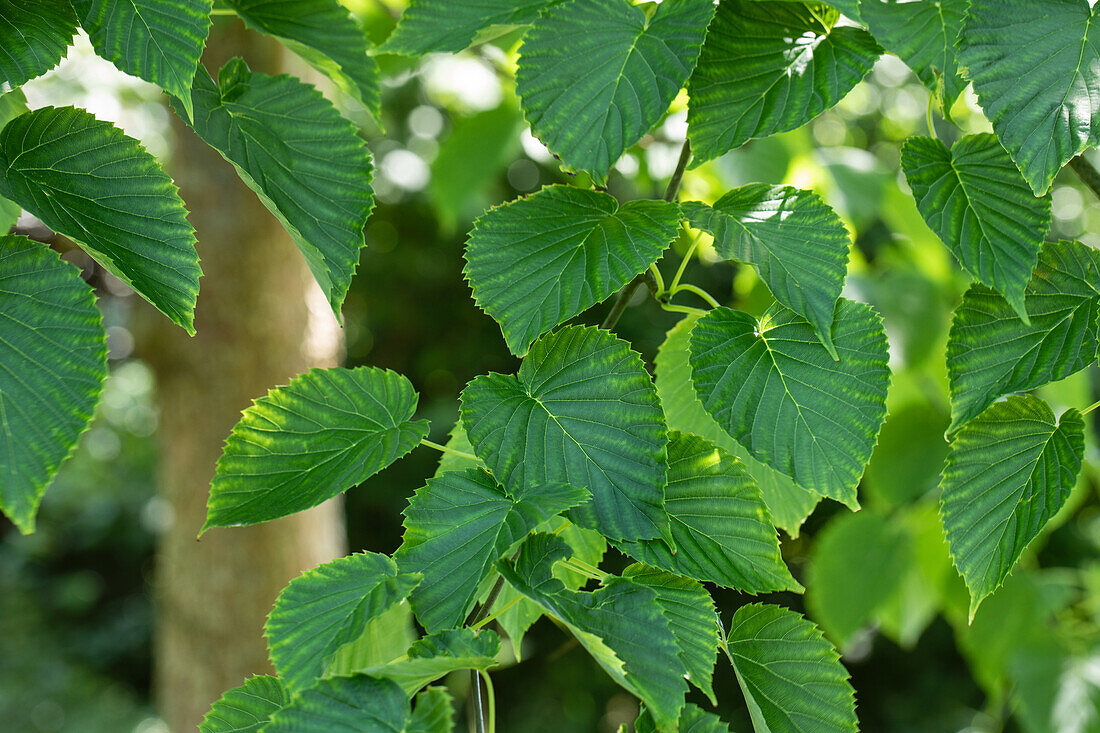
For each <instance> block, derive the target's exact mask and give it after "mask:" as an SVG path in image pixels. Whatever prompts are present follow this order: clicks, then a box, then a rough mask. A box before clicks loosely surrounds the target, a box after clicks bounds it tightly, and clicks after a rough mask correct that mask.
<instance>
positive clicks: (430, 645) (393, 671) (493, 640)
mask: <svg viewBox="0 0 1100 733" xmlns="http://www.w3.org/2000/svg"><path fill="white" fill-rule="evenodd" d="M499 651H500V637H499V636H497V635H496V632H494V631H491V630H489V629H482V630H480V631H474V630H473V629H469V628H462V629H447V630H446V631H441V632H439V633H438V634H433V635H431V636H425V637H424V638H423V639H420V640H418V641H416V642H414V643H413V645H412V646H411V647H409V652H408V654H407V655H406V658H404V659H400V660H398V661H396V662H391V663H389V664H382V665H378V666H375V667H370V668H368V669H366V670H363V671H364V672H366V673H368V674H372V675H377V676H381V677H385V678H387V679H390V680H393V681H394V682H396V683H397V684H398V685H399V686H400V687H401V689H402V691H404V693H405V694H406V695H409V696H411V695H412V694H413V693H415V692H416V691H417V690H419V689H420V688H421V687H423V686H424V685H427V684H428V683H430V682H434V681H435V680H437V679H439V678H441V677H444V676H446V675H448V674H450V673H451V672H454V671H456V670H460V669H476V670H487V669H489V668H490V667H493V666H495V665H496V656H497V653H498V652H499Z"/></svg>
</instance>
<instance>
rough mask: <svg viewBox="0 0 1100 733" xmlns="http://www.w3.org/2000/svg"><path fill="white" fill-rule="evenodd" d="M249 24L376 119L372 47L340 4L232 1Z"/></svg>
mask: <svg viewBox="0 0 1100 733" xmlns="http://www.w3.org/2000/svg"><path fill="white" fill-rule="evenodd" d="M228 2H229V5H230V6H231V7H232V8H233V10H235V11H236V13H237V15H238V16H240V18H241V20H243V21H244V24H245V25H246V26H248V27H249V28H252V29H253V30H256V31H259V32H260V33H267V34H269V35H272V36H275V37H276V38H278V39H279V40H281V41H282V42H283V43H284V44H286V46H287V47H288V48H289V49H290V50H292V51H294V52H295V53H296V54H298V55H299V56H301V57H302V58H303V59H305V61H306V62H307V63H308V64H309V65H310V66H312V67H313V68H315V69H317V70H318V71H320V72H321V73H322V74H325V75H326V76H328V77H329V78H330V79H332V81H333V82H335V83H336V85H337V86H339V87H340V88H341V89H343V90H344V91H345V92H347V93H348V94H350V95H352V96H353V97H355V98H356V99H358V100H359V101H360V102H362V103H363V106H364V107H366V108H367V109H368V110H370V112H371V114H373V115H374V116H375V117H378V115H379V114H380V113H381V106H382V96H381V89H380V82H379V79H378V64H377V63H376V62H375V60H374V59H373V58H372V57H370V56H368V55H367V50H368V48H369V46H370V42H369V41H368V40H367V35H366V33H365V32H364V31H363V29H362V28H360V27H359V24H358V23H356V22H355V19H354V18H353V17H352V16H351V13H349V12H348V9H347V8H346V7H344V6H343V5H341V4H340V3H339V1H338V0H289V2H288V0H228Z"/></svg>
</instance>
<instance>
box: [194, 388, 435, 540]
mask: <svg viewBox="0 0 1100 733" xmlns="http://www.w3.org/2000/svg"><path fill="white" fill-rule="evenodd" d="M416 403H417V396H416V392H415V391H414V390H413V387H412V385H411V384H410V383H409V380H407V379H405V377H402V376H401V375H400V374H397V373H395V372H391V371H388V370H385V369H378V368H374V367H358V368H356V369H312V370H310V371H309V372H306V373H305V374H300V375H299V376H297V377H295V378H294V379H292V380H290V384H288V385H286V386H285V387H276V388H275V389H272V390H271V391H270V392H268V393H267V396H266V397H261V398H260V399H258V400H256V401H255V402H254V403H253V404H252V406H251V407H249V408H248V409H247V410H245V411H244V413H243V417H242V418H241V421H240V422H239V423H237V425H236V426H235V427H234V428H233V432H232V433H230V435H229V439H228V440H226V442H225V451H224V452H223V453H222V456H221V458H219V459H218V467H217V471H216V472H215V474H214V481H213V483H212V484H211V485H210V499H209V501H208V502H207V512H206V524H205V525H203V530H204V531H205V530H206V529H209V528H210V527H228V526H233V525H242V524H257V523H259V522H266V521H269V520H271V519H278V518H279V517H284V516H286V515H287V514H293V513H294V512H300V511H302V510H303V509H309V508H310V507H314V506H317V505H318V504H320V503H321V502H323V501H325V500H327V499H331V498H332V497H334V496H336V495H337V494H339V493H340V492H342V491H346V490H348V489H349V488H351V487H352V486H355V485H356V484H358V483H361V482H362V481H364V480H365V479H367V478H368V477H370V476H373V475H374V474H376V473H378V472H379V471H381V470H382V469H383V468H385V467H386V466H388V465H390V464H391V463H393V462H394V461H396V460H397V459H398V458H400V457H401V456H403V455H405V454H406V453H408V452H409V451H411V450H412V449H413V448H415V447H416V446H417V445H419V444H420V441H421V440H423V439H424V437H425V436H426V435H427V434H428V421H427V420H415V421H414V420H412V416H413V413H414V412H416Z"/></svg>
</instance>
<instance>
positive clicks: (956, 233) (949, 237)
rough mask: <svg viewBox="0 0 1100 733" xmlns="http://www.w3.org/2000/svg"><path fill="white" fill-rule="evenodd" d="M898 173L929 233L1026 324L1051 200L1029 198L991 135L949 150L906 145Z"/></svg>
mask: <svg viewBox="0 0 1100 733" xmlns="http://www.w3.org/2000/svg"><path fill="white" fill-rule="evenodd" d="M901 165H902V167H903V168H904V169H905V179H906V181H908V183H909V187H910V188H911V189H912V190H913V198H915V199H916V201H917V208H918V209H920V213H921V216H923V217H924V220H925V221H926V222H928V226H929V227H931V228H932V230H933V231H934V232H935V233H936V234H937V235H938V236H939V238H940V239H942V240H943V242H944V244H946V245H947V246H948V248H949V249H950V250H951V253H952V254H954V255H955V257H957V258H958V260H959V262H960V263H961V264H962V266H963V267H965V268H966V269H967V271H968V272H969V273H970V274H971V275H973V276H974V277H976V278H977V279H978V280H980V281H981V282H983V283H985V284H986V285H988V286H989V287H991V288H993V289H994V290H997V291H998V292H1000V293H1002V294H1003V295H1004V296H1005V298H1007V299H1008V302H1009V303H1011V304H1012V307H1013V309H1014V310H1015V311H1016V312H1017V313H1018V314H1019V316H1020V318H1022V319H1023V320H1024V321H1025V322H1026V321H1027V319H1028V314H1027V311H1026V309H1025V308H1024V287H1025V286H1026V285H1027V281H1028V279H1029V278H1030V277H1031V270H1032V268H1034V267H1035V261H1036V259H1037V258H1038V256H1039V248H1040V247H1041V246H1042V244H1043V237H1045V236H1046V233H1047V230H1048V229H1049V228H1050V196H1044V197H1042V198H1038V199H1037V198H1035V197H1034V196H1033V195H1032V194H1031V189H1029V188H1028V186H1027V183H1026V182H1025V181H1024V179H1023V178H1021V177H1020V172H1019V171H1018V170H1016V166H1015V165H1014V164H1013V163H1012V159H1011V158H1009V157H1008V153H1006V152H1005V149H1004V148H1003V147H1001V144H1000V143H999V142H997V138H996V137H994V136H993V135H988V134H987V135H968V136H966V137H963V138H960V139H959V140H958V142H956V143H955V144H954V145H952V146H951V149H950V150H948V149H947V147H946V146H945V145H944V144H943V143H941V142H940V141H939V140H934V139H932V138H928V137H911V138H909V139H908V140H906V141H905V145H904V146H902V153H901Z"/></svg>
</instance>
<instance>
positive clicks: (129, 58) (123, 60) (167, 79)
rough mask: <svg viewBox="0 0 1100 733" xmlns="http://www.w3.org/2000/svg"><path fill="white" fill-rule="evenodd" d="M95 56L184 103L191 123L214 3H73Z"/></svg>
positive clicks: (188, 0)
mask: <svg viewBox="0 0 1100 733" xmlns="http://www.w3.org/2000/svg"><path fill="white" fill-rule="evenodd" d="M72 3H73V7H74V8H76V12H77V13H79V14H80V25H81V26H83V27H84V30H86V31H87V32H88V36H89V37H90V38H91V41H92V48H94V49H95V52H96V53H97V54H99V55H100V56H102V57H103V58H105V59H107V60H108V61H110V62H111V63H113V64H114V65H115V66H117V67H118V68H119V69H121V70H122V71H125V72H126V73H127V74H133V75H134V76H137V77H140V78H142V79H144V80H145V81H148V82H152V83H153V84H156V85H157V86H159V87H160V88H161V89H163V90H164V91H166V92H168V93H169V94H171V95H172V96H173V97H175V98H176V99H178V100H179V101H180V103H181V104H182V105H183V108H184V109H185V110H186V111H187V119H191V113H192V106H191V80H192V79H193V78H195V69H196V68H197V67H198V65H199V57H200V56H202V49H203V46H205V45H206V36H207V34H209V33H210V11H211V9H213V7H214V2H213V0H172V1H171V2H167V1H166V0H72Z"/></svg>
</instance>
